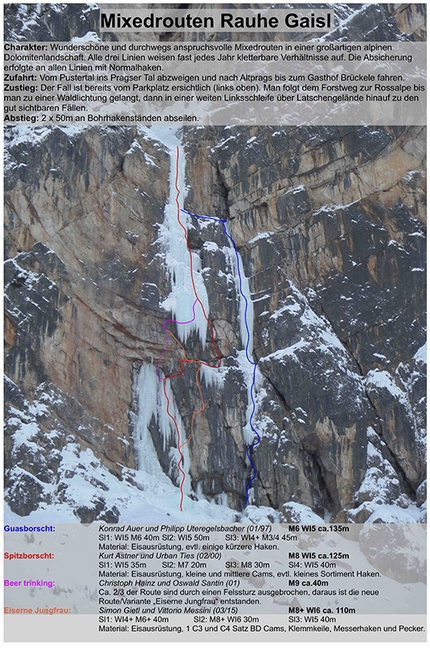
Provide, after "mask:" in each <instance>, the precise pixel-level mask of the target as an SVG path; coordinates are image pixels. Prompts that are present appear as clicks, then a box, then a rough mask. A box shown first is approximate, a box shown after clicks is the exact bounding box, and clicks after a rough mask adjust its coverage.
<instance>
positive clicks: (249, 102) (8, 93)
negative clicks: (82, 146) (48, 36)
mask: <svg viewBox="0 0 430 648" xmlns="http://www.w3.org/2000/svg"><path fill="white" fill-rule="evenodd" d="M4 49H5V51H4V58H5V61H4V70H5V74H4V96H5V104H4V109H5V117H4V119H5V124H6V125H17V124H33V125H38V126H43V125H61V124H72V123H88V124H98V123H102V124H103V123H105V124H115V123H117V124H130V123H142V124H148V125H149V124H151V123H157V122H158V123H165V124H169V123H185V124H193V123H199V124H202V125H203V124H215V125H223V124H228V123H232V122H233V123H234V122H237V123H249V122H250V121H251V122H255V123H257V124H268V125H269V124H272V125H273V124H283V123H285V124H302V123H305V122H306V121H308V120H311V122H312V123H319V122H321V123H325V124H327V123H333V124H337V125H341V124H354V123H362V121H363V120H365V121H366V120H368V121H369V123H372V124H377V123H379V121H381V120H382V121H383V123H384V124H385V125H390V124H410V125H412V124H421V123H424V120H425V101H426V99H425V97H426V93H425V91H426V82H425V43H411V42H392V43H348V42H345V43H330V42H312V43H311V42H300V43H289V42H276V43H275V42H265V43H255V42H234V43H230V42H211V43H157V42H150V43H135V42H127V43H115V42H113V43H111V42H109V43H102V42H87V41H83V42H72V43H5V45H4Z"/></svg>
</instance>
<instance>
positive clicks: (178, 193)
mask: <svg viewBox="0 0 430 648" xmlns="http://www.w3.org/2000/svg"><path fill="white" fill-rule="evenodd" d="M178 178H179V147H178V146H177V147H176V161H175V189H176V198H175V202H176V207H177V210H178V211H177V220H178V223H179V225H180V226H181V227H182V229H183V231H184V238H185V241H186V243H187V249H188V254H189V257H190V276H191V284H192V286H193V291H194V296H195V298H196V300H197V301H198V303H199V304H200V308H201V309H202V313H203V316H204V318H205V320H206V322H207V324H208V326H209V329H210V332H211V341H212V346H213V347H214V349H215V351H216V354H217V358H218V362H217V364H216V365H210V364H208V363H206V362H203V361H201V360H190V359H188V358H187V354H186V351H185V349H184V347H183V346H182V344H181V343H180V342H179V341H178V340H177V339H176V337H175V336H174V335H173V333H172V332H171V331H168V332H169V333H170V335H171V336H172V337H173V338H174V340H175V341H176V342H177V343H178V344H179V346H180V347H181V349H182V351H183V352H184V359H183V360H181V361H180V363H179V366H180V367H181V371H180V372H179V373H176V374H172V375H171V376H166V377H165V378H164V379H163V392H164V396H165V398H166V402H167V405H166V412H167V415H168V416H169V418H170V419H171V420H172V421H173V424H174V426H175V429H176V435H177V438H178V452H179V461H178V470H179V472H180V473H181V475H182V479H181V483H180V485H179V490H180V494H181V498H180V502H179V508H180V510H181V511H182V506H183V501H184V490H183V488H184V482H185V478H186V475H185V472H184V471H183V469H182V463H183V459H184V455H183V454H182V451H181V449H182V448H183V447H184V446H185V445H187V443H189V442H190V441H191V439H192V438H193V426H194V418H195V416H196V415H197V414H200V413H201V412H204V411H205V409H206V406H205V401H204V399H203V394H202V389H201V385H200V379H199V374H200V371H201V368H202V366H203V365H205V366H206V367H210V368H211V369H218V368H219V367H220V366H221V353H220V350H219V348H218V346H217V344H216V342H215V332H214V328H213V326H212V323H211V322H210V320H209V319H208V316H207V315H206V311H205V307H204V306H203V303H202V301H201V299H200V297H199V295H198V293H197V288H196V284H195V282H194V273H193V254H192V251H191V246H190V242H189V240H188V235H187V228H186V227H185V226H184V225H183V223H182V221H181V206H180V204H179V196H180V195H181V191H180V189H179V186H178ZM187 362H190V363H193V362H197V363H198V364H199V367H198V369H197V371H196V382H197V388H198V390H199V394H200V398H201V402H202V405H203V409H200V410H194V412H193V413H192V415H191V424H190V436H189V437H188V439H187V440H186V441H184V443H181V432H180V430H179V426H178V422H177V420H176V418H175V417H174V416H173V415H172V414H171V413H170V399H169V397H168V395H167V392H166V380H170V379H171V378H177V377H179V376H182V375H183V374H184V371H185V370H184V369H183V368H182V364H183V363H187Z"/></svg>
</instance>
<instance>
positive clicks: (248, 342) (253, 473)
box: [181, 209, 261, 506]
mask: <svg viewBox="0 0 430 648" xmlns="http://www.w3.org/2000/svg"><path fill="white" fill-rule="evenodd" d="M181 211H183V212H184V214H188V215H189V216H192V217H194V218H199V219H201V220H210V221H215V222H216V223H221V224H222V226H223V229H224V234H225V235H226V237H227V238H228V239H229V240H230V241H231V242H232V244H233V248H234V253H235V256H236V265H237V274H238V277H239V292H240V294H241V295H242V297H243V299H244V302H245V312H244V322H245V328H246V335H247V338H246V346H245V354H246V359H247V360H248V362H249V364H250V365H251V366H252V384H251V388H250V396H251V402H252V412H251V414H250V417H249V425H250V427H251V430H252V431H253V432H254V434H255V436H256V437H257V438H256V440H255V441H254V442H253V443H251V444H249V445H248V447H247V449H246V456H247V457H248V460H249V463H250V466H251V477H250V479H249V481H248V483H247V484H246V495H245V506H246V505H247V503H248V501H249V490H250V488H251V484H252V483H253V482H254V481H255V479H256V478H257V469H256V467H255V464H254V462H253V460H252V456H251V451H252V450H253V449H254V448H256V447H257V446H258V444H259V443H260V442H261V436H260V435H259V434H258V432H257V430H256V429H255V426H254V415H255V410H256V403H255V399H254V391H255V381H256V377H257V376H256V374H257V363H256V362H254V361H253V359H252V358H251V356H250V352H249V348H250V345H251V331H250V330H249V326H248V307H249V304H248V299H247V297H246V295H245V293H244V292H243V280H242V273H241V271H240V259H239V253H238V251H237V246H236V242H235V240H234V239H233V238H232V237H231V236H230V234H229V233H228V230H227V226H226V223H227V220H226V219H225V218H216V217H214V216H201V215H199V214H193V213H192V212H189V211H186V210H185V209H181Z"/></svg>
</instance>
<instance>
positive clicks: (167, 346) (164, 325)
mask: <svg viewBox="0 0 430 648" xmlns="http://www.w3.org/2000/svg"><path fill="white" fill-rule="evenodd" d="M196 304H197V299H195V300H194V304H193V318H192V319H190V320H188V321H187V322H178V320H175V319H168V320H164V322H163V329H164V331H165V333H166V347H165V349H164V351H163V352H162V354H161V355H160V357H159V358H158V362H157V369H156V370H155V373H156V374H157V376H158V379H159V380H163V379H162V377H161V376H160V364H161V361H162V359H163V356H164V354H165V353H166V351H167V349H168V348H169V329H168V328H167V327H166V324H191V323H192V322H194V321H195V319H196Z"/></svg>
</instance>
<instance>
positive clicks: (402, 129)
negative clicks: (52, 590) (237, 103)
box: [4, 4, 426, 523]
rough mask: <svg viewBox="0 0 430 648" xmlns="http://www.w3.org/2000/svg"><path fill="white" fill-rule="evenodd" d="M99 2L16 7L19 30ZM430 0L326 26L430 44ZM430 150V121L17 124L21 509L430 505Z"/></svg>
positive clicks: (100, 512) (10, 388)
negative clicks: (428, 20)
mask: <svg viewBox="0 0 430 648" xmlns="http://www.w3.org/2000/svg"><path fill="white" fill-rule="evenodd" d="M95 7H96V5H8V6H7V7H6V9H5V18H6V26H7V28H6V35H5V38H6V40H15V41H22V40H26V41H32V40H42V41H51V40H54V41H66V40H70V39H72V38H74V37H83V36H85V34H87V33H88V32H97V29H98V27H97V15H96V14H97V11H96V10H95V9H94V8H95ZM59 8H60V9H61V10H60V9H59ZM424 8H425V7H423V5H348V4H342V5H336V7H335V11H336V12H337V14H338V15H337V18H338V21H337V27H336V29H335V30H334V31H333V33H332V34H328V35H326V36H325V38H326V39H329V40H330V38H332V39H339V38H341V39H349V40H355V41H365V40H378V41H384V40H387V41H390V40H391V41H393V40H411V41H416V40H423V39H424V32H423V30H424V24H425V17H424V16H423V14H422V12H423V9H424ZM224 36H226V35H224ZM259 36H260V39H262V35H261V34H260V35H259ZM104 37H106V38H108V37H109V34H105V35H104ZM110 37H112V38H113V35H112V34H111V35H110ZM176 37H178V36H177V35H176ZM255 37H256V38H257V36H255ZM266 37H267V35H266ZM301 37H303V36H301ZM312 37H313V35H312V34H306V38H312ZM153 38H154V39H164V40H168V39H169V38H175V35H173V34H161V35H160V34H155V35H153ZM181 38H183V39H184V40H193V38H195V34H194V35H193V34H181ZM425 156H426V133H425V128H424V127H421V126H408V127H407V126H401V125H399V126H387V127H384V126H372V125H357V126H310V125H303V126H282V127H281V126H255V125H248V126H234V125H228V126H205V127H203V126H184V127H182V128H168V127H165V126H159V125H157V126H153V127H146V126H107V125H98V126H84V125H79V124H78V125H67V126H44V125H37V126H27V125H19V126H11V127H7V128H5V166H4V170H5V193H4V199H5V249H6V252H5V269H4V289H5V327H4V329H5V419H6V426H5V436H4V438H5V502H6V513H5V518H6V521H14V522H15V521H17V520H22V519H28V520H33V521H35V520H48V519H49V521H51V522H52V521H58V522H73V521H75V522H81V523H90V522H93V521H105V522H114V523H115V522H134V521H135V522H140V523H152V522H164V521H174V522H189V521H191V522H211V523H216V522H218V521H219V522H236V521H237V522H248V521H249V522H251V521H265V522H309V521H318V520H325V521H332V522H343V523H348V522H354V523H366V522H398V523H414V522H423V521H425V500H426V492H425V479H426V443H425V442H426V431H425V396H426V391H425V390H426V383H425V377H426V346H425V342H426V329H425V294H426V293H425V249H426V239H425V218H426V213H425V209H426V180H425V166H426V159H425Z"/></svg>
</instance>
